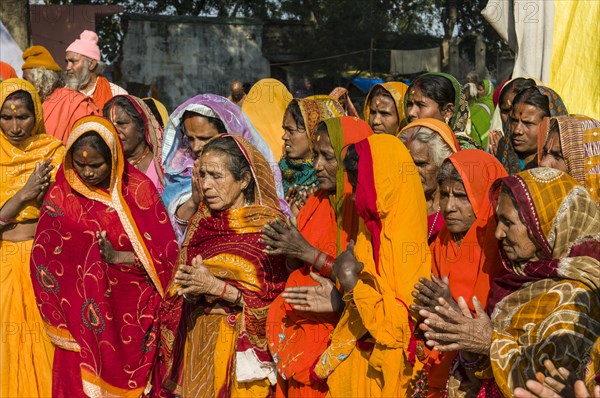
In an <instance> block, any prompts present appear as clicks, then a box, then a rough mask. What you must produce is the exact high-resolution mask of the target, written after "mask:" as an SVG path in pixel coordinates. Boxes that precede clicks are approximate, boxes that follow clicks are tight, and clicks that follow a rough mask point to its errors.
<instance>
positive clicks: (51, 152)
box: [0, 79, 65, 222]
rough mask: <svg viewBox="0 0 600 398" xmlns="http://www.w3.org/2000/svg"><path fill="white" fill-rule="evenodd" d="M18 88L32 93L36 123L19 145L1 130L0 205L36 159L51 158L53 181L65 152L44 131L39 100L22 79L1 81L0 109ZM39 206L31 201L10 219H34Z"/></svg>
mask: <svg viewBox="0 0 600 398" xmlns="http://www.w3.org/2000/svg"><path fill="white" fill-rule="evenodd" d="M17 91H25V92H26V93H28V94H29V95H30V96H31V99H32V102H33V108H34V117H35V125H34V126H33V132H32V136H31V137H29V138H28V139H26V140H25V141H23V142H21V143H20V145H19V146H18V147H17V146H14V145H13V144H12V143H10V142H9V141H8V139H7V138H6V136H5V135H4V132H1V133H0V174H1V175H2V176H3V177H2V178H3V179H2V184H0V185H1V189H0V207H1V206H4V204H5V203H6V202H7V201H8V200H9V199H10V198H12V197H13V196H14V195H15V194H16V193H17V192H18V191H19V190H20V189H21V188H23V187H24V186H25V184H26V183H27V180H28V179H29V177H30V176H31V174H32V173H33V171H34V170H35V164H36V162H43V161H45V160H47V159H52V162H51V164H52V165H53V166H54V170H53V171H52V180H54V176H55V175H56V171H57V168H58V166H59V165H60V163H61V161H62V159H63V156H64V153H65V148H64V146H63V145H62V142H61V141H59V140H58V139H56V138H54V137H52V136H50V135H48V134H46V128H45V127H44V115H43V111H42V102H41V101H40V96H39V95H38V92H37V91H36V89H35V88H34V87H33V86H32V85H31V83H29V82H28V81H26V80H23V79H8V80H5V81H3V82H2V83H0V109H1V108H2V106H4V102H5V101H6V99H7V98H8V96H10V95H11V94H13V93H15V92H17ZM39 208H40V206H39V204H38V203H37V202H35V201H31V202H30V203H28V204H27V206H25V208H24V209H22V210H21V211H20V212H19V214H17V216H16V217H14V218H13V220H11V221H13V222H22V221H26V220H35V219H37V218H38V217H39V212H40V210H39Z"/></svg>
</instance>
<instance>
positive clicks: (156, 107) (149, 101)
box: [142, 97, 169, 130]
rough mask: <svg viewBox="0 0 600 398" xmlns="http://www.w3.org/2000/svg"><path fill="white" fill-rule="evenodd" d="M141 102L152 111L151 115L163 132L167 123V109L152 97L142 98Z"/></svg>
mask: <svg viewBox="0 0 600 398" xmlns="http://www.w3.org/2000/svg"><path fill="white" fill-rule="evenodd" d="M142 101H144V103H145V104H146V105H147V106H148V108H149V109H150V110H151V111H152V114H153V115H154V117H155V118H156V120H157V121H158V123H159V124H160V127H161V128H162V129H163V130H164V129H165V127H166V126H167V122H168V121H169V111H168V110H167V107H166V106H165V105H164V104H163V103H162V102H160V101H159V100H157V99H156V98H152V97H146V98H142Z"/></svg>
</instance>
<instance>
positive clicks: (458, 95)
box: [404, 72, 470, 136]
mask: <svg viewBox="0 0 600 398" xmlns="http://www.w3.org/2000/svg"><path fill="white" fill-rule="evenodd" d="M426 76H438V77H443V78H445V79H448V80H449V81H450V83H452V87H453V88H454V113H453V114H452V117H451V118H450V120H449V121H448V125H449V126H450V128H452V130H453V131H454V134H456V135H457V136H459V135H464V136H468V133H469V132H468V128H469V127H470V126H469V124H470V120H469V118H470V115H469V104H468V103H467V100H466V98H465V95H464V94H463V92H462V86H461V85H460V83H459V82H458V80H456V78H455V77H454V76H452V75H450V74H448V73H441V72H429V73H425V74H423V75H421V76H419V77H426ZM411 87H412V85H411ZM404 111H405V112H406V114H408V95H407V96H405V97H404Z"/></svg>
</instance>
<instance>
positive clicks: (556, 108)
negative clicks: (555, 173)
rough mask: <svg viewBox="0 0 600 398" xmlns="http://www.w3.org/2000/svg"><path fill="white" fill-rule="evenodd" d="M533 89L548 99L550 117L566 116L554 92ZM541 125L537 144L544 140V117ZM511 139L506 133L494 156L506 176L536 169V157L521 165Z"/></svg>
mask: <svg viewBox="0 0 600 398" xmlns="http://www.w3.org/2000/svg"><path fill="white" fill-rule="evenodd" d="M529 88H530V87H526V88H524V89H523V90H527V89H529ZM535 88H536V89H537V91H538V92H539V93H540V94H542V95H543V96H545V97H546V98H548V104H549V105H548V107H549V110H550V117H554V116H561V115H567V114H568V112H567V108H566V106H565V104H564V103H563V102H562V99H561V98H560V96H559V95H558V94H557V93H556V92H555V91H554V90H552V89H551V88H549V87H544V86H535ZM517 95H518V93H517ZM515 98H516V96H515ZM514 105H515V104H514V103H513V105H512V106H513V107H514ZM542 125H543V126H545V127H543V128H542V129H541V131H543V137H542V138H539V137H538V142H540V141H542V142H543V141H545V140H546V133H547V126H548V118H547V117H544V120H543V121H542ZM538 134H539V130H538ZM511 137H512V132H510V131H508V133H507V134H505V136H504V137H503V139H502V140H501V141H500V143H499V145H498V153H497V154H496V157H497V158H498V160H500V162H501V163H502V165H503V166H504V168H505V169H506V171H508V174H516V173H518V172H520V171H522V170H525V169H530V168H533V167H537V165H538V162H539V159H538V158H537V156H536V158H535V159H534V161H532V162H530V163H529V164H526V165H522V164H521V160H520V159H519V156H518V155H517V152H516V151H515V149H514V148H513V145H512V138H511Z"/></svg>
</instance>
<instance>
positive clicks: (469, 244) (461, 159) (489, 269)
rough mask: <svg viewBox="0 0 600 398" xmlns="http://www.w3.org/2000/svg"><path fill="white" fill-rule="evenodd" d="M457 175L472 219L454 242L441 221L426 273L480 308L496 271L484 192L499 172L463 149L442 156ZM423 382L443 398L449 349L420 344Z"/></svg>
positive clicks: (489, 160)
mask: <svg viewBox="0 0 600 398" xmlns="http://www.w3.org/2000/svg"><path fill="white" fill-rule="evenodd" d="M447 161H449V162H452V164H453V165H454V167H455V168H456V170H457V171H458V174H459V175H460V176H461V178H462V179H463V184H464V185H465V190H466V192H467V196H468V197H469V202H470V203H471V206H472V207H473V212H474V213H475V216H476V220H475V221H474V222H473V225H471V228H469V230H468V231H467V233H466V234H465V236H464V238H463V240H462V243H461V244H460V245H458V244H457V243H456V242H455V241H454V238H453V236H452V234H451V233H450V231H448V228H447V227H446V226H444V228H442V230H441V231H440V233H439V235H438V237H437V239H436V240H435V241H434V242H433V243H432V244H431V256H432V264H431V268H432V273H433V274H434V275H435V276H436V277H438V278H441V277H443V276H445V275H448V278H449V282H450V292H451V293H452V297H453V298H454V299H455V300H458V297H460V296H462V297H464V298H465V300H466V301H467V303H469V308H471V311H475V309H474V308H473V305H472V303H471V298H472V297H473V296H476V297H477V298H478V299H479V302H480V303H481V304H482V305H483V306H484V307H485V305H486V303H487V297H488V293H489V291H490V285H491V283H492V280H493V279H494V278H495V277H496V275H498V274H499V273H500V271H501V270H502V263H501V262H500V257H499V252H498V240H497V239H496V238H495V236H494V233H495V231H496V219H495V218H494V213H493V209H492V206H491V205H490V199H489V195H488V192H489V190H490V187H491V186H492V184H493V183H494V181H495V180H496V179H497V178H500V177H505V176H506V175H507V174H506V171H505V170H504V167H503V166H502V164H501V163H500V162H499V161H498V160H497V159H496V158H495V157H494V156H493V155H490V154H488V153H486V152H483V151H480V150H478V149H466V150H463V151H460V152H457V153H455V154H453V155H452V156H450V157H449V158H448V160H447ZM422 347H423V349H424V351H425V355H427V356H425V355H424V356H423V357H420V358H419V359H420V360H421V361H422V362H423V363H424V365H425V366H424V371H425V373H426V374H427V381H428V384H429V389H428V393H427V396H428V397H443V396H444V394H445V392H446V391H445V389H446V383H447V381H448V376H449V373H450V367H451V365H452V362H453V360H454V358H455V356H456V353H455V352H448V353H442V352H440V351H435V350H431V351H430V350H428V349H427V348H426V346H425V345H424V344H423V345H422Z"/></svg>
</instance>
